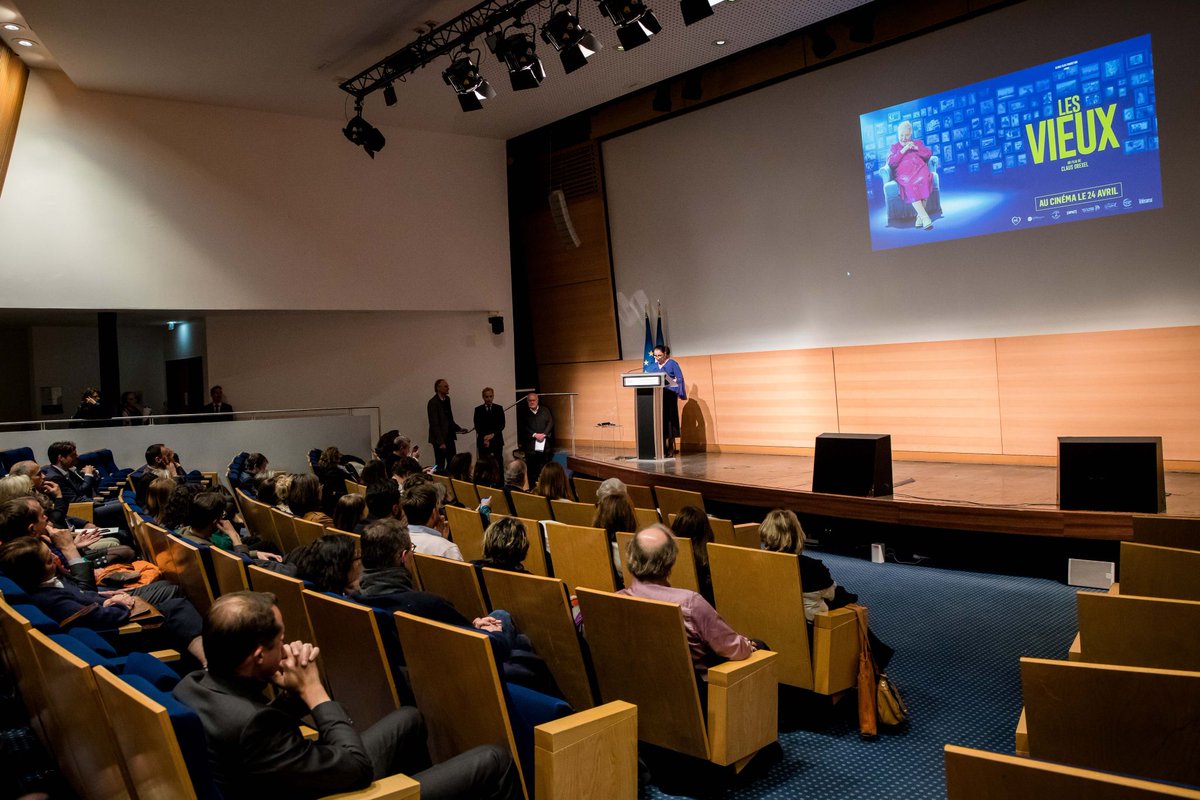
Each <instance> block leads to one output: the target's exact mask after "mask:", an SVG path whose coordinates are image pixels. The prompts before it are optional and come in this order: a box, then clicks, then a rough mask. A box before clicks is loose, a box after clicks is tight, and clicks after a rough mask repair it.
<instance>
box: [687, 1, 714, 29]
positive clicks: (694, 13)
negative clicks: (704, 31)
mask: <svg viewBox="0 0 1200 800" xmlns="http://www.w3.org/2000/svg"><path fill="white" fill-rule="evenodd" d="M719 2H721V0H679V10H680V12H681V13H682V14H683V24H684V25H691V24H692V23H694V22H699V21H700V20H702V19H704V18H705V17H711V16H712V15H713V6H715V5H716V4H717V3H719Z"/></svg>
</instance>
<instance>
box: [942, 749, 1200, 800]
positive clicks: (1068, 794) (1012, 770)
mask: <svg viewBox="0 0 1200 800" xmlns="http://www.w3.org/2000/svg"><path fill="white" fill-rule="evenodd" d="M945 757H946V798H947V800H1027V798H1032V797H1054V798H1058V799H1059V800H1085V798H1086V800H1171V799H1172V798H1175V799H1176V800H1182V799H1183V798H1187V799H1188V800H1200V791H1197V790H1195V789H1186V788H1184V787H1182V786H1169V785H1167V784H1162V783H1155V782H1154V781H1145V780H1141V779H1140V778H1131V777H1128V776H1125V775H1113V774H1110V773H1107V772H1097V771H1095V770H1090V769H1080V768H1078V767H1068V766H1064V765H1062V764H1052V763H1050V762H1048V761H1038V760H1036V759H1032V758H1021V757H1018V756H1009V755H1001V754H1000V753H986V752H984V751H982V750H972V749H970V748H967V747H957V746H955V745H952V744H948V745H946V747H945Z"/></svg>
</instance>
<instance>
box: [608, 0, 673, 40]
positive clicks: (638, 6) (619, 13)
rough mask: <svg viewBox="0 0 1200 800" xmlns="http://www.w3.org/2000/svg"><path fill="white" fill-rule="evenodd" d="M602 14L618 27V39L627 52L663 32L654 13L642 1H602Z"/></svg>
mask: <svg viewBox="0 0 1200 800" xmlns="http://www.w3.org/2000/svg"><path fill="white" fill-rule="evenodd" d="M600 13H601V14H603V15H604V16H606V17H608V18H609V19H610V20H612V23H613V25H616V26H617V38H618V39H620V40H621V46H622V47H623V48H624V49H626V50H632V49H633V48H635V47H639V46H641V45H643V44H645V43H646V42H648V41H650V37H651V36H653V35H654V34H656V33H658V32H660V31H661V30H662V25H661V24H659V21H658V18H657V17H655V16H654V12H653V11H651V10H650V9H649V8H647V7H646V4H645V3H643V2H640V0H600Z"/></svg>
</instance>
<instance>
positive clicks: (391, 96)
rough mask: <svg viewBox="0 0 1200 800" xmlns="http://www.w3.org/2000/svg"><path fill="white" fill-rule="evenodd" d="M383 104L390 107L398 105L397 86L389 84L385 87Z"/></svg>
mask: <svg viewBox="0 0 1200 800" xmlns="http://www.w3.org/2000/svg"><path fill="white" fill-rule="evenodd" d="M383 102H384V104H385V105H388V106H394V105H396V84H394V83H389V84H388V85H387V86H385V87H383Z"/></svg>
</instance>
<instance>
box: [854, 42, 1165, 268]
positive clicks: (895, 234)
mask: <svg viewBox="0 0 1200 800" xmlns="http://www.w3.org/2000/svg"><path fill="white" fill-rule="evenodd" d="M1154 103H1155V97H1154V64H1153V60H1152V58H1151V54H1150V37H1149V35H1146V36H1139V37H1137V38H1134V39H1129V40H1128V41H1124V42H1120V43H1117V44H1112V45H1109V46H1107V47H1102V48H1099V49H1097V50H1091V51H1088V52H1086V53H1081V54H1079V55H1076V56H1069V57H1067V58H1062V59H1059V60H1057V61H1054V62H1051V63H1048V64H1042V65H1040V66H1037V67H1030V68H1029V69H1024V70H1021V71H1020V72H1014V73H1012V74H1011V75H1005V76H1003V77H1000V78H993V79H991V80H988V81H984V82H982V83H977V84H974V85H972V86H964V87H962V88H960V89H954V90H952V91H948V92H943V93H941V94H937V95H933V96H930V97H924V98H921V99H918V100H910V101H908V102H906V103H901V104H899V105H895V106H891V107H890V108H884V109H881V110H879V111H872V112H871V113H869V114H863V115H862V116H861V117H859V122H860V126H861V129H862V145H863V162H864V166H865V172H866V185H867V200H868V208H869V212H870V229H871V247H872V249H875V250H884V249H888V248H893V247H907V246H909V245H914V244H924V243H927V242H931V241H944V240H946V239H959V238H962V237H966V236H980V235H983V234H989V233H999V232H1001V231H1014V230H1022V229H1025V228H1031V227H1039V226H1042V225H1056V224H1058V223H1062V222H1074V221H1077V220H1081V219H1093V218H1096V217H1104V216H1109V215H1113V214H1126V213H1130V212H1134V211H1146V210H1148V209H1152V208H1160V207H1161V206H1162V188H1161V181H1160V177H1159V167H1158V123H1157V120H1156V117H1155V111H1154V109H1155V105H1154Z"/></svg>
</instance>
